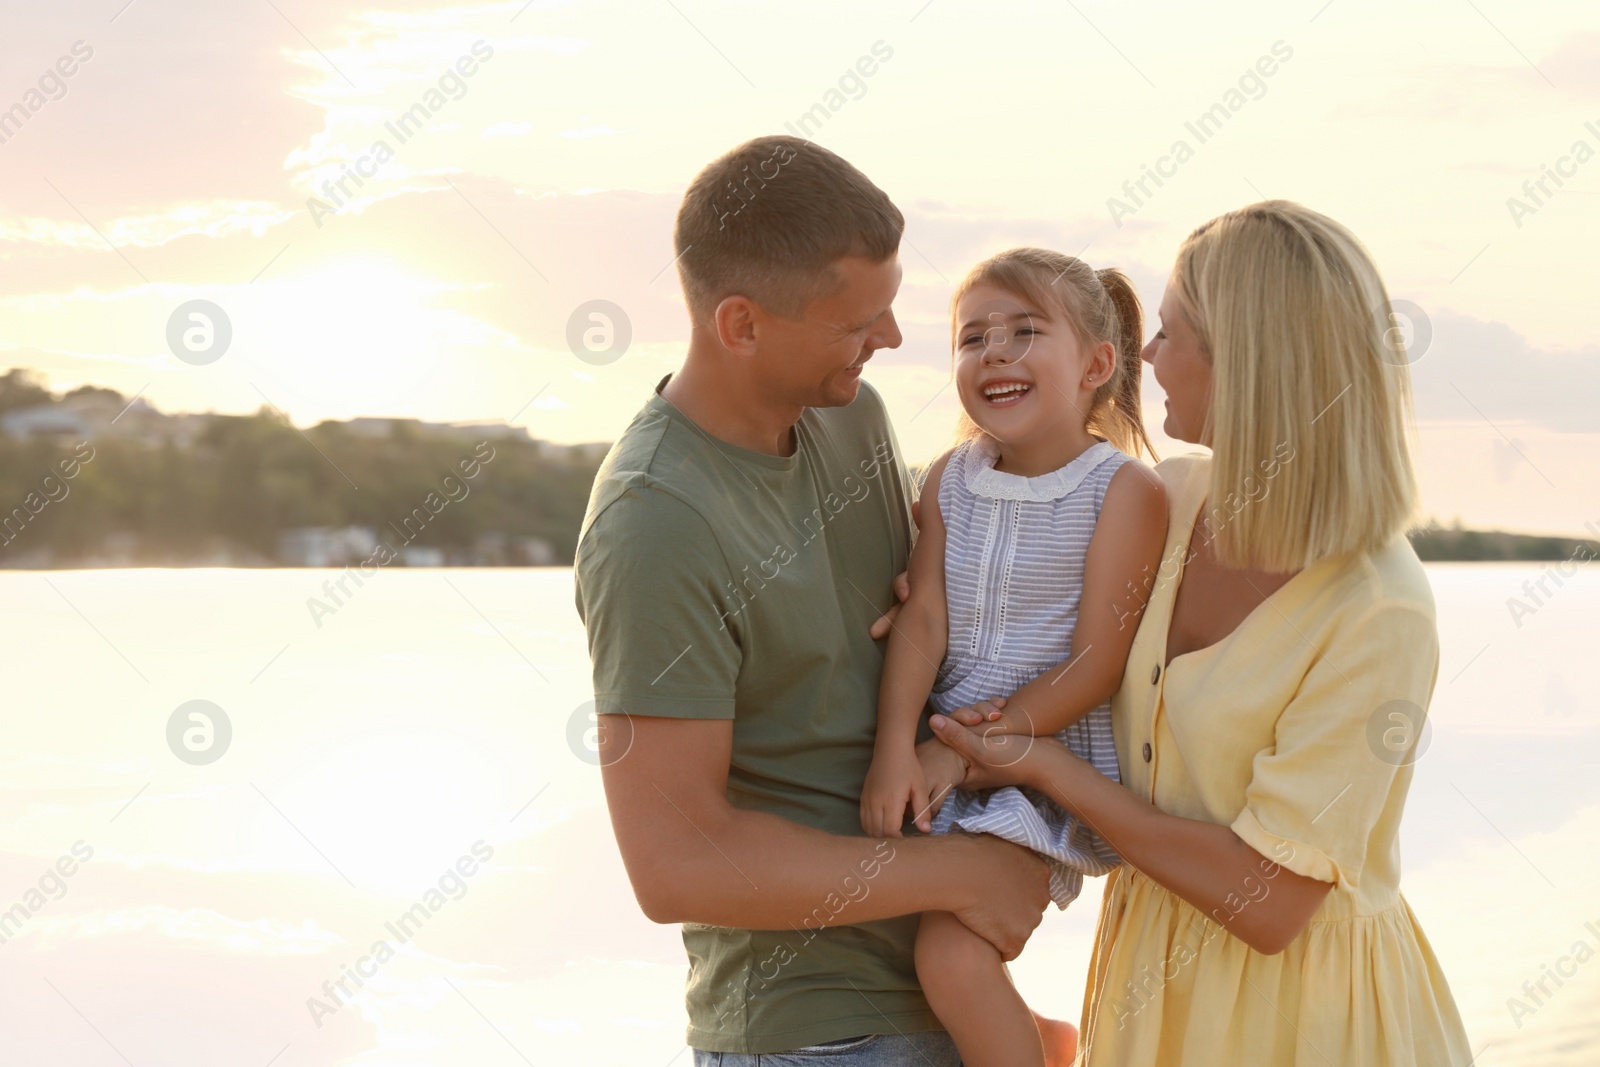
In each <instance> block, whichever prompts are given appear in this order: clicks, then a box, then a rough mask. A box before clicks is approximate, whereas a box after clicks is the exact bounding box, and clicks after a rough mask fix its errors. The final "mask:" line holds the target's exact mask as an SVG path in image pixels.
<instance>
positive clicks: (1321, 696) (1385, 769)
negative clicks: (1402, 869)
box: [1232, 600, 1439, 889]
mask: <svg viewBox="0 0 1600 1067" xmlns="http://www.w3.org/2000/svg"><path fill="white" fill-rule="evenodd" d="M1325 640H1326V644H1325V647H1323V648H1322V650H1321V653H1320V654H1319V655H1318V656H1317V658H1316V659H1315V661H1314V662H1313V664H1312V666H1311V669H1310V670H1309V671H1308V672H1307V673H1306V674H1305V676H1304V677H1303V679H1302V680H1301V683H1300V686H1299V688H1298V690H1296V692H1295V694H1294V696H1293V698H1292V699H1291V700H1290V701H1289V704H1288V706H1287V707H1286V708H1284V711H1283V714H1282V715H1281V716H1280V717H1279V719H1278V722H1277V726H1276V729H1275V733H1274V745H1273V747H1271V748H1267V749H1263V750H1262V751H1260V752H1258V753H1257V754H1256V756H1255V759H1254V761H1253V763H1252V765H1251V779H1250V784H1249V786H1248V787H1247V788H1246V790H1245V806H1244V810H1243V811H1241V812H1240V813H1239V816H1238V818H1237V819H1235V820H1234V822H1233V827H1232V829H1233V832H1234V833H1236V834H1238V835H1239V837H1240V838H1241V839H1242V840H1243V841H1244V842H1245V843H1246V844H1247V845H1249V846H1250V847H1251V848H1254V849H1255V850H1256V851H1258V852H1260V853H1261V854H1262V855H1263V856H1265V857H1266V858H1267V859H1269V860H1272V861H1273V862H1276V863H1277V864H1279V865H1280V866H1283V867H1286V868H1288V869H1289V870H1291V871H1294V872H1295V873H1296V874H1300V875H1304V876H1305V877H1307V878H1314V879H1316V880H1318V881H1322V882H1332V883H1335V884H1336V885H1338V886H1339V887H1341V888H1347V889H1353V888H1355V887H1356V885H1357V883H1358V882H1359V880H1360V878H1361V870H1362V866H1363V864H1364V863H1365V861H1366V858H1367V856H1368V854H1369V849H1370V847H1371V845H1372V842H1373V837H1374V834H1375V833H1378V834H1387V835H1390V836H1393V835H1394V834H1395V833H1397V831H1398V824H1399V816H1400V811H1401V809H1402V808H1403V807H1404V804H1405V794H1406V791H1407V789H1409V788H1410V782H1411V773H1410V762H1411V760H1412V759H1413V758H1414V754H1415V753H1414V745H1415V744H1416V742H1417V741H1418V739H1419V738H1420V731H1421V729H1422V725H1423V718H1424V716H1425V714H1426V711H1427V707H1428V701H1429V699H1430V698H1431V696H1432V695H1433V686H1434V682H1435V680H1436V679H1437V677H1438V670H1439V633H1438V627H1437V624H1436V623H1435V621H1434V617H1433V614H1432V612H1431V611H1430V610H1428V609H1427V608H1425V607H1423V606H1422V605H1420V604H1417V603H1414V602H1409V601H1404V600H1385V601H1380V602H1378V603H1376V604H1374V605H1372V606H1371V607H1369V608H1367V609H1365V610H1364V611H1362V612H1360V613H1357V614H1354V615H1347V616H1346V617H1344V618H1342V619H1340V620H1339V621H1337V622H1336V623H1334V626H1333V629H1332V630H1331V632H1330V633H1329V634H1328V636H1327V638H1326V639H1325Z"/></svg>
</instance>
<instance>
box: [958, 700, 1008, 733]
mask: <svg viewBox="0 0 1600 1067" xmlns="http://www.w3.org/2000/svg"><path fill="white" fill-rule="evenodd" d="M1005 706H1006V698H1005V697H995V698H994V699H993V700H980V701H978V702H977V703H976V704H974V705H972V707H970V708H956V709H955V710H954V711H952V712H951V713H950V718H952V719H954V720H955V721H956V722H958V723H960V724H961V725H962V726H982V725H983V724H984V723H986V722H998V721H1000V719H1001V718H1002V717H1003V716H1002V714H1001V712H1000V709H1001V708H1003V707H1005Z"/></svg>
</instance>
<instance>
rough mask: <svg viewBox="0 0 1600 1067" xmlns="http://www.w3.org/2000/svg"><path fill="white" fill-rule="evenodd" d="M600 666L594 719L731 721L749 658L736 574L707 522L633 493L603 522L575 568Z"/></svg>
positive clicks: (676, 503)
mask: <svg viewBox="0 0 1600 1067" xmlns="http://www.w3.org/2000/svg"><path fill="white" fill-rule="evenodd" d="M574 573H575V581H576V585H577V602H578V612H579V614H580V615H581V616H582V618H583V621H584V626H585V628H586V629H587V631H588V636H589V658H590V660H591V661H592V662H593V664H594V696H595V710H596V711H597V712H599V713H602V714H606V713H611V714H615V713H619V712H626V713H627V714H630V715H656V716H664V717H668V718H683V719H731V718H733V717H734V690H735V685H736V682H737V680H738V676H739V666H740V663H741V660H742V654H741V650H740V647H739V642H738V640H737V638H736V636H735V634H734V633H733V630H732V629H731V628H730V627H731V623H730V616H729V615H728V611H729V607H730V606H734V607H736V605H729V604H728V603H727V597H728V594H727V593H726V590H727V589H728V587H729V582H730V578H729V574H728V567H727V564H726V563H725V562H724V560H723V558H722V554H721V550H720V548H719V547H718V543H717V539H716V537H715V536H714V535H713V533H712V530H711V527H710V525H709V524H708V523H707V522H706V520H705V519H704V518H703V517H701V515H700V514H699V513H698V512H696V511H695V510H694V509H693V508H691V507H690V506H689V505H688V504H686V503H684V502H683V501H682V500H680V499H678V498H677V497H675V496H673V495H672V494H671V493H668V492H665V491H663V490H660V489H653V488H648V487H636V488H632V489H630V490H628V492H627V493H626V494H625V495H624V496H623V497H622V498H621V499H619V500H617V501H615V502H613V503H612V504H611V505H610V506H608V507H607V508H606V509H605V510H604V511H603V512H601V513H600V514H599V515H597V516H596V517H595V518H594V520H593V521H592V522H591V523H590V524H589V526H588V528H587V529H586V530H585V532H584V536H583V539H582V541H581V543H580V544H579V546H578V552H577V559H576V565H575V568H574Z"/></svg>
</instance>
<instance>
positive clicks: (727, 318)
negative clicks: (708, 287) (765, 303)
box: [711, 294, 761, 357]
mask: <svg viewBox="0 0 1600 1067" xmlns="http://www.w3.org/2000/svg"><path fill="white" fill-rule="evenodd" d="M760 315H761V309H760V308H759V307H757V306H756V303H755V301H753V300H751V299H750V298H749V297H747V296H739V295H737V294H735V295H733V296H725V297H723V298H722V302H721V303H719V304H718V305H717V307H716V310H715V311H713V312H712V313H711V323H712V325H713V326H714V327H715V328H716V331H717V340H718V341H720V342H722V347H723V348H726V349H727V350H728V351H729V352H731V353H733V354H734V355H736V356H745V357H749V356H753V355H755V351H756V320H757V319H758V318H759V317H760Z"/></svg>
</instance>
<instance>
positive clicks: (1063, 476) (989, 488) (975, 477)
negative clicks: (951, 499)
mask: <svg viewBox="0 0 1600 1067" xmlns="http://www.w3.org/2000/svg"><path fill="white" fill-rule="evenodd" d="M1117 454H1118V450H1117V447H1116V446H1115V445H1113V444H1112V443H1111V442H1109V441H1097V442H1096V443H1095V444H1092V445H1090V446H1089V447H1088V448H1086V449H1084V450H1083V451H1082V452H1081V453H1079V454H1078V457H1077V458H1076V459H1074V460H1073V461H1072V462H1070V463H1068V464H1067V465H1066V466H1065V467H1060V468H1057V469H1056V470H1053V471H1051V472H1050V473H1049V474H1040V475H1036V476H1035V477H1032V478H1027V477H1024V476H1022V475H1020V474H1012V473H1010V472H1009V471H997V470H995V469H994V465H995V461H996V460H998V459H999V458H1000V446H999V445H998V444H996V443H995V440H994V438H992V437H989V436H988V435H987V434H985V435H983V436H981V437H976V438H974V439H973V440H972V441H971V443H970V444H969V445H968V446H967V451H966V455H965V457H963V462H962V471H961V473H962V478H963V480H964V481H965V482H966V485H967V489H968V490H969V491H971V492H972V493H973V494H974V495H976V496H984V497H989V498H991V499H996V500H1037V501H1047V500H1060V499H1061V498H1062V497H1064V496H1066V495H1067V494H1068V493H1070V492H1072V491H1073V490H1074V489H1076V488H1078V486H1079V485H1080V484H1082V482H1083V480H1084V478H1086V477H1088V474H1089V472H1090V471H1092V470H1094V469H1095V468H1096V467H1098V466H1100V464H1102V463H1104V462H1105V461H1106V460H1108V459H1110V458H1111V457H1112V456H1115V455H1117Z"/></svg>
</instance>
